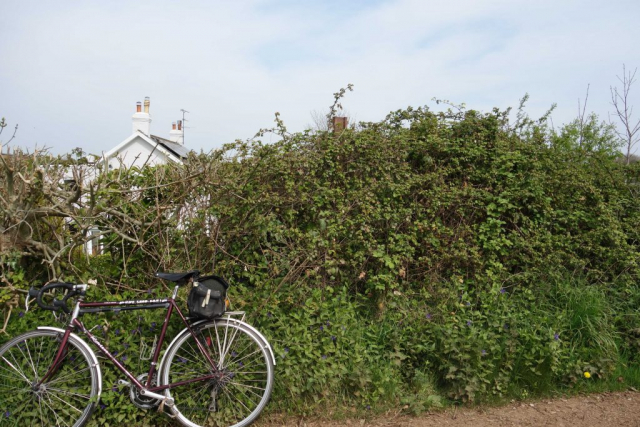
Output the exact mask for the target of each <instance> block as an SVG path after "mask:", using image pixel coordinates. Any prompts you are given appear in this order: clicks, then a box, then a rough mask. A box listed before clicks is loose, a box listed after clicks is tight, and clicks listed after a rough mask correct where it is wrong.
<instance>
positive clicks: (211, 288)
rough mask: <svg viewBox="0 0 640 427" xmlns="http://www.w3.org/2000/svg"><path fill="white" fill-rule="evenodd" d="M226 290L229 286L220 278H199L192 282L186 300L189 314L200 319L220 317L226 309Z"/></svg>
mask: <svg viewBox="0 0 640 427" xmlns="http://www.w3.org/2000/svg"><path fill="white" fill-rule="evenodd" d="M228 288H229V284H228V283H227V282H226V280H224V279H223V278H222V277H219V276H205V277H200V278H199V279H198V280H197V281H194V282H193V288H192V289H191V292H189V298H188V299H187V306H188V307H189V314H190V315H191V316H192V317H199V318H202V319H213V318H214V317H220V316H222V315H223V314H224V312H225V310H226V308H227V307H226V299H227V289H228Z"/></svg>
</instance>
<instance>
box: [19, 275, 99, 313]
mask: <svg viewBox="0 0 640 427" xmlns="http://www.w3.org/2000/svg"><path fill="white" fill-rule="evenodd" d="M87 287H88V285H76V284H74V283H64V282H54V283H49V284H48V285H45V286H43V287H42V288H41V289H40V290H38V289H35V288H31V289H29V297H32V298H35V299H36V303H37V304H38V306H39V307H40V308H43V309H45V310H51V311H60V310H62V311H64V312H65V313H66V314H71V309H69V307H68V306H67V300H68V299H69V298H71V297H74V296H76V295H84V294H85V292H86V290H87ZM56 288H62V289H65V290H66V291H67V293H66V294H65V295H64V296H63V297H62V299H55V298H54V299H53V301H52V305H48V304H45V303H44V302H43V301H42V296H43V295H44V293H45V292H48V291H50V290H52V289H56Z"/></svg>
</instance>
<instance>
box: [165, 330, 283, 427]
mask: <svg viewBox="0 0 640 427" xmlns="http://www.w3.org/2000/svg"><path fill="white" fill-rule="evenodd" d="M195 328H196V330H195V331H194V332H195V334H196V336H197V337H198V340H199V341H200V342H201V343H202V344H203V345H204V346H205V347H206V349H207V351H208V352H209V354H210V356H211V358H212V359H213V361H214V362H215V363H216V364H217V365H218V372H219V375H218V377H217V378H215V379H211V380H207V381H201V382H196V383H191V384H187V385H183V386H178V387H174V388H171V389H170V390H169V392H168V393H170V395H171V397H173V398H174V399H175V406H174V408H173V412H174V415H175V416H176V418H177V419H178V421H180V422H181V423H182V424H184V425H185V426H188V427H212V426H216V427H220V426H225V427H226V426H233V427H244V426H247V425H249V424H250V423H251V422H253V421H254V420H255V419H256V418H257V417H258V415H259V414H260V412H261V411H262V410H263V409H264V407H265V406H266V404H267V402H268V401H269V397H270V395H271V390H272V388H273V362H272V360H271V356H270V354H269V352H268V350H267V348H266V346H265V345H264V343H263V341H262V340H261V339H260V338H259V337H257V336H256V335H255V334H254V333H253V332H252V331H251V330H250V329H249V328H247V327H246V326H244V325H243V324H241V323H236V322H233V321H231V320H229V319H226V318H221V319H216V320H212V321H211V322H207V323H204V324H202V325H198V326H197V327H195ZM213 372H214V370H213V368H211V366H210V365H209V363H208V361H207V360H206V359H205V357H204V355H203V354H202V353H201V352H200V350H199V349H198V346H197V344H196V342H195V339H194V337H193V335H191V334H185V335H184V336H183V337H182V338H180V339H178V341H176V343H175V344H174V345H173V346H172V347H171V348H169V349H168V350H167V355H166V358H165V363H164V367H163V369H162V375H161V384H164V385H166V384H171V383H178V382H180V381H185V380H189V379H192V378H197V377H201V376H206V375H209V374H211V373H213Z"/></svg>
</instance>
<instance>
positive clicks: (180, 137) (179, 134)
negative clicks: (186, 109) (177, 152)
mask: <svg viewBox="0 0 640 427" xmlns="http://www.w3.org/2000/svg"><path fill="white" fill-rule="evenodd" d="M169 140H170V141H173V142H177V143H178V144H184V133H183V130H182V120H178V128H177V129H176V122H173V123H172V124H171V132H169Z"/></svg>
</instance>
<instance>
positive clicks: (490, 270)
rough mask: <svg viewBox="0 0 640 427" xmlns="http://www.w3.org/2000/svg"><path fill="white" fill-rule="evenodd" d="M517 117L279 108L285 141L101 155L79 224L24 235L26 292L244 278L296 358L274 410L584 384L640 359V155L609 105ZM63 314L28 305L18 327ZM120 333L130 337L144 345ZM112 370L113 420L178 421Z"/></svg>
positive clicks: (251, 298) (256, 319)
mask: <svg viewBox="0 0 640 427" xmlns="http://www.w3.org/2000/svg"><path fill="white" fill-rule="evenodd" d="M509 116H510V114H509V111H499V110H493V111H491V112H488V113H481V112H478V111H474V110H466V109H464V108H460V107H458V108H452V109H450V110H447V111H442V112H435V111H431V110H429V109H428V108H418V109H413V108H408V109H406V110H400V111H396V112H393V113H391V114H389V115H388V116H387V117H386V118H385V119H384V120H382V121H380V122H376V123H361V124H359V125H358V126H356V127H352V128H349V129H345V130H343V131H340V132H336V133H333V132H329V131H310V130H309V131H305V132H301V133H294V134H290V133H288V132H287V130H286V128H285V127H284V125H283V124H282V122H281V121H280V119H279V118H277V126H276V128H275V129H273V130H271V131H272V132H275V133H276V134H277V135H278V136H279V141H278V142H276V143H272V144H264V143H262V142H261V140H260V135H264V132H261V133H260V134H259V135H258V136H257V137H256V138H255V139H253V140H250V141H238V142H236V143H233V144H229V145H227V146H225V147H224V148H223V149H222V150H219V151H215V152H212V153H210V154H191V155H190V157H189V158H188V159H187V161H186V162H185V164H184V165H164V166H159V167H156V168H153V169H152V168H148V169H144V170H127V169H124V168H123V169H121V170H118V171H101V172H100V173H97V174H96V175H95V176H94V177H93V180H92V184H83V185H81V187H82V188H81V191H82V192H85V193H83V194H85V196H83V197H80V198H78V199H77V200H76V202H75V205H73V206H71V207H69V209H70V210H72V211H73V214H74V215H73V222H74V223H75V228H74V230H76V232H75V234H72V233H70V232H67V231H65V230H67V229H68V228H69V227H67V228H65V226H64V225H62V224H59V225H58V226H53V225H52V224H51V222H49V223H47V224H44V223H43V221H45V220H50V218H49V219H47V218H44V219H43V218H34V221H33V222H31V223H29V228H30V229H31V230H33V231H32V232H31V234H29V233H27V235H26V237H28V238H29V240H27V239H26V237H25V235H22V234H20V233H18V234H13V235H11V238H12V239H13V241H14V243H15V245H14V246H15V247H16V248H19V250H20V251H21V252H22V255H21V257H20V262H19V263H17V264H16V263H13V264H10V263H7V262H3V269H4V270H3V271H4V276H3V277H4V279H5V280H6V281H7V283H13V286H14V288H15V292H14V291H12V292H13V294H12V295H21V293H20V290H21V289H22V290H23V289H25V288H26V287H27V286H28V285H33V284H41V283H42V282H44V281H46V280H49V279H52V278H57V279H67V280H78V281H86V280H88V279H97V280H98V282H99V284H100V285H99V286H98V287H97V289H94V290H92V291H91V292H93V294H92V297H94V298H96V299H97V298H99V297H103V298H106V297H107V296H109V297H110V298H131V297H133V296H135V295H139V294H144V293H145V292H147V290H148V289H151V288H152V287H154V286H155V288H154V290H153V291H152V292H154V295H163V294H167V292H168V291H167V290H166V288H164V285H162V284H158V283H157V282H156V281H155V280H153V273H154V272H155V271H157V270H185V269H190V268H198V269H201V270H203V271H215V272H216V273H217V274H221V275H223V276H225V277H227V278H228V280H229V281H230V282H231V284H232V288H231V291H230V296H231V299H232V305H233V308H234V309H237V310H245V311H246V312H247V314H248V320H249V322H250V323H252V324H254V325H255V326H256V327H258V328H259V329H260V330H261V331H262V332H263V333H264V334H265V335H266V336H267V338H268V339H269V341H270V342H271V343H272V345H273V347H274V351H275V353H276V358H277V366H276V387H275V390H274V394H273V397H272V402H271V404H270V405H269V410H270V411H276V412H287V413H294V414H319V413H321V411H326V410H327V409H329V410H330V411H331V413H332V414H333V415H336V416H337V415H341V414H349V413H351V412H352V411H354V410H355V411H363V412H366V411H367V410H368V409H369V408H375V409H377V410H383V409H385V408H389V407H402V408H403V409H405V410H407V411H409V412H413V413H418V412H420V411H423V410H425V409H428V408H430V407H435V406H439V405H441V404H443V403H444V401H445V399H453V400H456V401H471V400H486V399H494V398H500V397H504V396H516V397H526V396H529V395H532V394H537V393H544V392H548V391H550V390H554V389H558V388H564V387H572V386H575V385H576V384H579V381H583V380H584V379H583V376H582V374H583V372H585V371H588V372H590V373H591V375H592V378H593V380H594V381H596V380H606V379H607V378H610V377H611V375H612V374H613V372H614V370H616V369H620V367H621V366H631V365H633V366H637V363H638V361H639V359H638V354H640V352H639V350H640V318H639V315H638V310H637V307H638V306H640V289H639V281H638V277H639V273H640V264H639V227H638V224H640V198H639V197H638V192H639V190H640V186H639V183H640V166H639V165H640V164H639V163H632V164H629V165H626V164H624V162H621V161H619V159H620V154H619V152H618V146H617V141H616V139H615V138H614V135H613V133H612V131H611V129H610V128H609V127H607V126H605V125H602V124H600V123H599V122H598V120H597V118H596V117H594V116H592V117H591V118H590V119H589V120H588V121H587V122H586V123H583V125H582V126H579V124H578V123H571V124H569V125H567V126H565V127H563V128H562V129H561V130H560V131H554V130H553V129H550V128H548V127H547V126H546V122H545V120H544V118H543V119H541V120H539V121H533V120H530V119H528V118H527V117H526V116H525V115H523V113H522V111H520V112H519V114H518V115H517V120H516V122H515V123H511V122H510V121H509ZM14 160H15V159H14ZM33 161H34V160H29V159H27V158H24V159H23V162H24V163H27V164H28V163H29V162H33ZM65 162H66V163H65V165H66V167H70V166H73V165H74V164H75V163H74V162H76V163H77V162H79V160H73V159H71V160H70V159H66V160H65ZM83 165H84V164H83ZM21 167H22V166H21V165H20V164H19V163H16V164H14V165H13V166H12V168H14V170H16V171H17V170H20V168H21ZM25 167H26V166H25ZM5 179H7V178H5ZM12 179H17V178H15V176H14V177H13V178H12ZM24 185H26V186H27V187H28V192H27V193H28V194H29V197H30V198H31V199H30V200H32V202H31V205H29V206H38V205H42V204H47V203H49V200H51V199H52V198H51V197H47V191H51V186H49V187H47V186H46V185H45V186H42V185H41V186H40V187H37V182H34V183H31V184H24ZM29 185H31V187H29ZM63 190H64V189H61V190H60V191H63ZM64 191H69V190H64ZM9 213H10V210H9V209H8V208H7V207H4V208H3V211H2V215H3V218H2V221H3V224H2V226H3V227H4V229H5V230H7V229H10V228H11V227H12V226H13V225H14V223H15V221H17V219H16V218H15V216H13V217H12V216H11V215H9ZM100 213H105V214H104V215H101V214H100ZM12 221H13V222H12ZM39 221H40V222H39ZM96 225H97V226H98V227H99V228H100V229H101V230H105V231H104V233H103V235H102V236H101V243H102V245H103V246H104V253H103V255H99V256H87V255H85V254H84V253H83V252H82V250H81V249H80V248H81V245H82V243H83V242H84V241H86V240H87V239H88V237H87V233H82V232H78V231H77V230H88V229H89V228H90V227H93V226H96ZM14 229H15V227H14ZM23 229H24V227H23ZM52 230H54V231H55V232H52ZM23 231H24V230H23ZM52 233H53V234H52ZM56 233H57V234H56ZM53 235H57V236H60V235H62V236H64V238H63V239H62V240H61V241H62V242H63V243H64V242H67V243H65V244H62V245H59V246H55V248H54V249H55V250H56V251H59V254H60V256H56V257H53V256H52V255H51V254H50V253H49V254H48V255H47V256H44V255H43V256H39V255H38V254H39V252H38V251H40V250H42V247H41V246H40V247H39V246H38V245H34V244H33V242H39V241H40V240H38V239H43V240H44V241H45V242H50V241H52V236H53ZM47 239H49V240H47ZM58 241H60V239H58ZM68 242H71V243H68ZM54 244H57V243H56V241H54V243H49V245H54ZM56 251H54V252H53V253H54V254H55V253H58V252H56ZM43 259H46V260H47V262H46V263H44V264H43V263H42V260H43ZM20 274H22V276H20ZM12 277H15V278H16V279H12ZM12 280H14V281H13V282H12ZM12 289H13V288H12ZM2 295H4V294H1V293H0V296H2ZM3 298H4V297H3ZM7 298H8V297H7ZM49 316H50V314H49V313H41V312H38V311H35V312H33V313H31V312H30V313H28V314H27V315H22V316H20V317H18V318H14V319H12V320H11V322H9V325H8V332H9V334H10V335H13V334H16V333H18V332H20V331H23V330H27V329H30V328H32V327H34V326H35V325H36V324H38V323H40V322H44V321H45V320H43V319H50V317H49ZM137 316H138V315H137V314H136V315H134V316H132V317H127V316H124V315H123V316H122V317H119V318H116V317H113V318H111V317H108V316H104V317H97V318H96V319H94V320H93V322H98V323H99V322H105V324H107V323H108V329H109V330H108V332H109V333H108V334H107V335H112V334H111V332H113V331H115V330H116V329H114V328H117V329H119V330H121V331H123V330H127V331H131V330H134V329H136V328H138V327H143V329H144V328H147V329H148V328H149V326H148V325H150V324H151V322H152V321H153V320H152V319H153V317H152V316H153V314H147V313H145V314H144V315H143V318H142V319H140V318H139V317H137ZM149 316H151V317H149ZM138 325H144V326H138ZM174 327H175V328H178V327H179V325H177V324H176V325H174ZM152 332H153V331H144V333H147V334H150V336H152V335H153V334H152ZM119 337H120V338H119ZM110 339H112V340H113V341H112V342H111V343H110V348H116V349H117V350H118V351H120V352H125V353H126V351H128V350H127V349H129V348H135V347H136V345H137V342H138V341H136V340H139V338H138V337H137V336H136V334H128V335H127V336H126V337H124V336H123V335H116V336H115V337H114V336H112V337H111V338H110ZM0 340H4V338H0ZM125 344H127V345H128V347H127V348H125V347H124V345H125ZM129 357H131V356H129ZM104 371H105V377H106V378H107V380H106V381H105V388H106V390H107V393H106V394H105V397H104V399H103V401H104V404H106V405H108V406H107V407H106V408H104V409H103V410H102V411H101V412H100V413H99V414H98V415H97V416H96V417H95V419H94V421H93V423H94V424H93V425H108V424H112V425H113V424H114V423H115V422H116V421H117V422H134V423H142V422H143V421H142V420H143V419H144V420H145V421H144V422H151V421H149V420H150V419H151V420H152V421H153V422H154V423H162V422H165V421H164V420H162V419H161V418H158V417H153V418H149V417H148V415H147V416H146V418H145V415H144V414H142V415H141V414H140V412H138V410H137V409H136V408H133V406H132V405H130V404H128V403H127V402H128V397H127V393H123V394H119V393H118V391H110V390H109V387H111V384H113V383H114V382H115V379H116V378H117V372H114V371H113V370H109V369H105V370H104ZM142 371H144V369H140V372H142ZM112 406H113V407H115V408H117V409H109V408H111V407H112ZM123 408H125V409H123ZM120 417H121V418H122V419H120ZM136 425H137V424H136Z"/></svg>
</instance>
